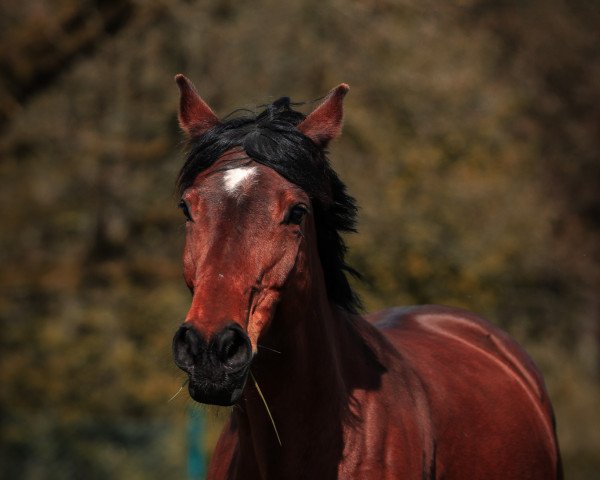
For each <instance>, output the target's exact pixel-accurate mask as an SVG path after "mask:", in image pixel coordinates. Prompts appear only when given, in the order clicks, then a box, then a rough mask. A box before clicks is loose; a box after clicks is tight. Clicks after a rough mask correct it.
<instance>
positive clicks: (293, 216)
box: [285, 203, 308, 225]
mask: <svg viewBox="0 0 600 480" xmlns="http://www.w3.org/2000/svg"><path fill="white" fill-rule="evenodd" d="M307 212H308V208H307V207H306V205H303V204H301V203H300V204H298V205H294V206H293V207H292V208H290V210H289V212H288V214H287V216H286V218H285V223H287V224H288V225H290V224H293V225H300V223H302V219H303V218H304V215H306V213H307Z"/></svg>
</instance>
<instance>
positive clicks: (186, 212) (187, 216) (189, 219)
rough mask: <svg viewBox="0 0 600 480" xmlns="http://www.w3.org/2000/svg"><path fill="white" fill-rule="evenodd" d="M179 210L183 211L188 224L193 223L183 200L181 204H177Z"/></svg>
mask: <svg viewBox="0 0 600 480" xmlns="http://www.w3.org/2000/svg"><path fill="white" fill-rule="evenodd" d="M178 207H179V208H181V210H182V211H183V214H184V215H185V218H186V219H187V220H188V221H189V222H193V220H192V216H191V215H190V210H189V209H188V206H187V203H185V202H184V201H183V200H182V201H181V202H179V205H178Z"/></svg>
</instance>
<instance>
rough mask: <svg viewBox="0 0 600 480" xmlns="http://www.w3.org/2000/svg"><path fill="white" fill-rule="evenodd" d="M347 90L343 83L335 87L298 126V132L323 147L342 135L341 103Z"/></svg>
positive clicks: (342, 111)
mask: <svg viewBox="0 0 600 480" xmlns="http://www.w3.org/2000/svg"><path fill="white" fill-rule="evenodd" d="M348 90H350V87H349V86H348V85H346V84H345V83H342V84H341V85H338V86H337V87H335V88H334V89H333V90H332V91H331V92H329V94H328V95H327V97H325V100H323V103H321V105H319V106H318V107H317V108H315V109H314V110H313V111H312V113H310V114H309V115H308V117H306V118H305V119H304V120H303V121H302V123H300V125H298V130H300V131H301V132H302V133H303V134H304V135H306V136H307V137H308V138H310V139H311V140H312V141H313V142H315V143H316V144H317V145H319V146H321V147H325V146H326V145H327V144H328V143H329V142H330V141H331V140H333V139H334V138H335V137H337V136H338V135H339V134H340V133H342V118H343V116H344V108H343V103H344V97H345V96H346V94H347V93H348Z"/></svg>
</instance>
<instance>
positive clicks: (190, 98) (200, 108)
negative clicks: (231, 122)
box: [175, 73, 219, 137]
mask: <svg viewBox="0 0 600 480" xmlns="http://www.w3.org/2000/svg"><path fill="white" fill-rule="evenodd" d="M175 81H176V82H177V86H178V87H179V92H180V94H181V96H180V99H179V126H180V127H181V129H182V130H183V131H184V132H185V133H187V134H188V135H189V136H190V137H194V136H197V135H202V134H203V133H204V132H206V131H207V130H208V129H210V128H212V127H214V126H215V125H217V124H218V123H219V119H218V118H217V116H216V115H215V113H214V112H213V111H212V109H211V108H210V107H209V106H208V105H207V104H206V102H205V101H204V100H202V98H200V95H198V92H196V88H195V87H194V84H193V83H192V82H191V81H190V80H189V79H188V78H186V77H185V76H184V75H182V74H181V73H179V74H177V75H175Z"/></svg>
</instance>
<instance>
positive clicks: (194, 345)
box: [173, 324, 203, 371]
mask: <svg viewBox="0 0 600 480" xmlns="http://www.w3.org/2000/svg"><path fill="white" fill-rule="evenodd" d="M202 344H203V340H202V338H201V337H200V335H199V334H198V332H197V331H196V329H195V328H194V327H192V326H191V325H188V324H184V325H182V326H181V327H179V329H178V330H177V332H176V333H175V336H174V337H173V358H174V359H175V364H176V365H177V366H178V367H179V368H181V369H182V370H185V371H189V369H190V367H192V366H193V365H194V363H196V362H197V360H198V357H199V356H200V355H201V353H202Z"/></svg>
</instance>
